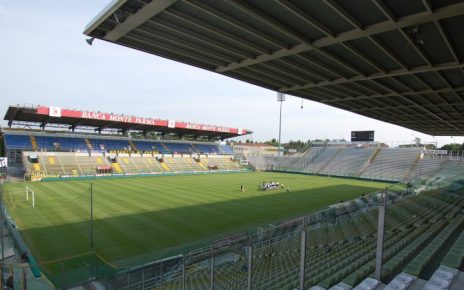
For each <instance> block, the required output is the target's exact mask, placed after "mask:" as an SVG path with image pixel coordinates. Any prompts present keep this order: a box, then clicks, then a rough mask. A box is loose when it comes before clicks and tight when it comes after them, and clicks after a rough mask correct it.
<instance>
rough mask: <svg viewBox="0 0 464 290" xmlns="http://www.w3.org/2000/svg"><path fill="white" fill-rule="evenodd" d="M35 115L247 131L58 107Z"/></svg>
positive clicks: (241, 132)
mask: <svg viewBox="0 0 464 290" xmlns="http://www.w3.org/2000/svg"><path fill="white" fill-rule="evenodd" d="M36 113H37V114H41V115H47V116H52V117H55V116H60V117H67V118H78V119H92V120H102V121H113V122H118V123H130V124H142V125H151V126H158V127H169V128H179V129H190V130H197V131H209V132H222V133H230V134H238V135H245V134H247V130H245V129H240V128H239V129H237V128H228V127H223V126H215V125H206V124H195V123H190V122H177V121H172V120H161V119H154V118H144V117H135V116H127V115H122V114H109V113H102V112H89V111H77V110H68V109H62V108H58V107H43V106H41V107H38V108H37V111H36Z"/></svg>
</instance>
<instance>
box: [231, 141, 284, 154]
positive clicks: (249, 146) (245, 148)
mask: <svg viewBox="0 0 464 290" xmlns="http://www.w3.org/2000/svg"><path fill="white" fill-rule="evenodd" d="M232 148H233V150H234V154H238V155H244V156H277V146H273V145H269V144H265V143H235V144H234V145H233V147H232Z"/></svg>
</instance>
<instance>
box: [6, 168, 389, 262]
mask: <svg viewBox="0 0 464 290" xmlns="http://www.w3.org/2000/svg"><path fill="white" fill-rule="evenodd" d="M263 181H279V182H281V183H284V184H285V186H286V187H287V186H289V187H290V189H291V192H290V193H287V192H285V191H284V190H275V191H266V192H263V191H258V184H259V183H262V182H263ZM241 184H243V185H244V186H245V189H246V192H240V185H241ZM26 185H27V186H29V187H31V188H32V189H33V190H34V192H35V202H36V206H35V208H32V205H31V202H30V200H29V202H27V201H26V199H25V186H26ZM89 185H90V181H88V180H79V181H54V182H37V183H12V184H6V185H5V191H4V200H5V201H6V204H7V206H8V207H9V212H10V214H11V215H12V217H13V219H14V220H15V222H16V224H17V226H18V228H19V229H20V231H21V233H22V235H23V238H24V240H25V241H26V243H27V244H28V246H29V248H30V249H31V251H32V252H33V254H34V256H35V257H36V259H37V260H38V261H39V263H40V262H42V263H43V262H46V261H50V260H54V259H61V258H65V257H69V256H74V255H78V254H80V253H85V252H89V250H90V248H89V216H90V194H89ZM93 186H94V218H95V224H94V237H95V249H96V251H97V253H99V254H100V255H101V256H102V257H104V258H105V259H106V260H107V261H110V262H112V263H114V264H116V265H118V261H121V260H123V259H126V258H129V257H132V256H137V255H142V254H144V253H151V252H156V251H162V250H165V249H167V248H171V247H176V246H180V245H186V244H192V243H195V242H198V241H201V240H206V239H213V238H219V237H221V236H224V235H228V234H235V233H240V232H242V231H244V230H250V229H251V228H253V227H255V226H257V225H260V224H267V223H272V222H275V221H278V220H280V219H284V218H288V217H292V216H297V215H302V214H305V213H311V212H314V211H317V210H320V209H323V208H325V207H327V206H328V205H330V204H333V203H337V202H340V201H341V200H344V201H346V200H350V199H353V198H356V197H358V196H360V195H361V194H367V193H370V192H373V191H376V190H377V189H380V188H384V187H386V186H387V184H384V183H378V182H367V181H361V180H350V179H337V178H327V177H318V176H306V175H297V174H284V173H231V174H209V175H183V176H164V177H134V178H120V179H98V180H94V181H93Z"/></svg>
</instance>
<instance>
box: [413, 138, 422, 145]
mask: <svg viewBox="0 0 464 290" xmlns="http://www.w3.org/2000/svg"><path fill="white" fill-rule="evenodd" d="M414 144H416V145H417V146H420V145H422V140H421V138H419V137H416V138H414Z"/></svg>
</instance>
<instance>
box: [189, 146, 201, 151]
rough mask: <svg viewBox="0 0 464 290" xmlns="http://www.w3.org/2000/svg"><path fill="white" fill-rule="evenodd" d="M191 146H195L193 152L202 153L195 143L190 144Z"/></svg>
mask: <svg viewBox="0 0 464 290" xmlns="http://www.w3.org/2000/svg"><path fill="white" fill-rule="evenodd" d="M190 146H192V148H193V150H192V152H194V153H200V150H198V148H197V147H196V146H195V144H190Z"/></svg>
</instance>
